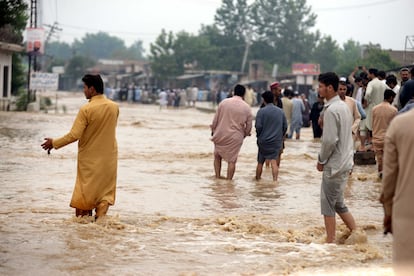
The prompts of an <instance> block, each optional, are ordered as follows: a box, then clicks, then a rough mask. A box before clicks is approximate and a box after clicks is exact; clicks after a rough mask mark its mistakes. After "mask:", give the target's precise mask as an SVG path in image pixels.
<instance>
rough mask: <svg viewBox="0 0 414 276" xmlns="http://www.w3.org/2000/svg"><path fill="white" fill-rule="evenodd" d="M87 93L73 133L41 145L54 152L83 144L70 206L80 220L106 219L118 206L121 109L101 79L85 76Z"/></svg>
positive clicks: (84, 88) (72, 130)
mask: <svg viewBox="0 0 414 276" xmlns="http://www.w3.org/2000/svg"><path fill="white" fill-rule="evenodd" d="M82 81H83V83H84V85H83V92H84V93H85V97H86V99H88V100H89V102H88V103H87V104H85V105H84V106H82V107H81V108H80V110H79V112H78V115H77V117H76V120H75V122H74V123H73V126H72V129H71V130H70V132H69V133H68V134H66V135H65V136H63V137H61V138H57V139H52V138H45V142H44V143H43V144H42V145H41V146H42V148H43V149H44V150H47V151H48V152H50V150H51V149H52V148H55V149H59V148H61V147H63V146H66V145H68V144H70V143H73V142H75V141H77V140H79V144H78V166H77V177H76V184H75V188H74V191H73V195H72V200H71V202H70V206H71V207H73V208H75V209H76V216H91V215H92V210H93V209H96V210H95V211H96V214H95V218H96V219H98V218H100V217H102V216H105V215H106V213H107V211H108V207H109V205H113V204H114V203H115V189H116V177H117V165H118V146H117V142H116V138H115V130H116V125H117V121H118V115H119V108H118V105H117V104H116V103H114V102H113V101H111V100H108V99H107V98H106V97H105V96H104V95H103V91H104V90H103V81H102V78H101V76H100V75H85V76H84V77H83V78H82Z"/></svg>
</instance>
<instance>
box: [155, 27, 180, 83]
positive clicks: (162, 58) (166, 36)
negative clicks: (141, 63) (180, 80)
mask: <svg viewBox="0 0 414 276" xmlns="http://www.w3.org/2000/svg"><path fill="white" fill-rule="evenodd" d="M174 39H175V38H174V34H173V33H172V32H171V31H170V32H169V33H167V32H166V31H165V30H164V29H163V30H162V31H161V34H160V35H159V36H158V37H157V39H156V40H155V43H151V45H150V52H151V56H150V61H151V68H152V71H153V73H154V77H156V78H158V79H163V80H166V79H168V78H169V77H173V76H178V75H179V74H181V73H182V72H183V71H184V65H183V64H178V62H177V57H176V55H175V52H174Z"/></svg>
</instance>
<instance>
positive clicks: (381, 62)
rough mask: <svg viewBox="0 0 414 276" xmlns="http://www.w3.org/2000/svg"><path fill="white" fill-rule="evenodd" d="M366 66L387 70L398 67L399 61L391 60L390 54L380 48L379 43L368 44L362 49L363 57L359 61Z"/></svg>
mask: <svg viewBox="0 0 414 276" xmlns="http://www.w3.org/2000/svg"><path fill="white" fill-rule="evenodd" d="M359 64H362V65H364V66H365V67H366V68H370V67H371V68H377V69H378V70H384V71H386V70H389V69H393V68H396V67H399V66H400V65H399V63H398V62H396V61H394V60H392V59H391V57H390V54H389V53H388V52H386V51H384V50H382V49H381V47H380V46H379V45H373V44H369V45H367V46H366V49H365V51H364V57H363V58H362V59H361V60H360V63H359Z"/></svg>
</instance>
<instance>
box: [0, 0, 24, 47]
mask: <svg viewBox="0 0 414 276" xmlns="http://www.w3.org/2000/svg"><path fill="white" fill-rule="evenodd" d="M27 10H28V6H27V3H26V2H25V1H23V0H0V11H2V15H1V16H0V40H1V41H5V42H9V43H16V44H20V43H21V42H22V41H23V36H22V33H23V31H24V29H25V27H26V22H27V19H28V15H27Z"/></svg>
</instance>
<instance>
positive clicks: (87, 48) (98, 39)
mask: <svg viewBox="0 0 414 276" xmlns="http://www.w3.org/2000/svg"><path fill="white" fill-rule="evenodd" d="M72 48H73V50H74V51H75V54H76V55H83V56H88V57H92V58H93V59H102V58H103V59H104V58H111V57H112V54H113V53H114V52H115V51H118V50H120V49H126V47H125V43H124V41H123V40H121V39H120V38H118V37H115V36H110V35H109V34H107V33H105V32H98V33H96V34H90V33H87V34H86V35H85V36H84V37H83V38H82V40H81V41H79V40H77V39H76V40H75V41H74V42H73V44H72Z"/></svg>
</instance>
